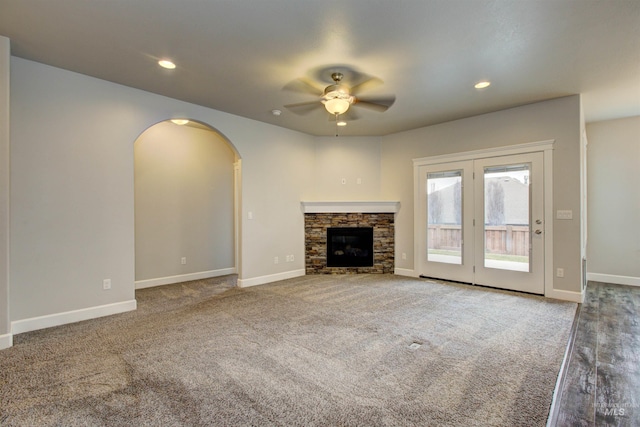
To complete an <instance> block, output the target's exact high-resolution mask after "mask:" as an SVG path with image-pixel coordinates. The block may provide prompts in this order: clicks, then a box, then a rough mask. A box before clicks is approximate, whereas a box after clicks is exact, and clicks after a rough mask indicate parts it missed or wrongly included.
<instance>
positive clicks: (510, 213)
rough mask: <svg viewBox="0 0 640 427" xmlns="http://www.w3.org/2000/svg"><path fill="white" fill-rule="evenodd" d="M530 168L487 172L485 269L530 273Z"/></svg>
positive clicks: (498, 168) (489, 170) (519, 166)
mask: <svg viewBox="0 0 640 427" xmlns="http://www.w3.org/2000/svg"><path fill="white" fill-rule="evenodd" d="M530 169H531V167H530V165H529V164H524V165H508V166H498V167H487V168H484V266H485V267H487V268H499V269H503V270H515V271H529V264H530V256H531V254H530V253H529V252H530V251H529V237H530V235H529V230H530V227H529V222H530V220H529V218H530V214H529V211H530V209H529V200H530V187H531V186H530Z"/></svg>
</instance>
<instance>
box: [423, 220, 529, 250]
mask: <svg viewBox="0 0 640 427" xmlns="http://www.w3.org/2000/svg"><path fill="white" fill-rule="evenodd" d="M484 235H485V244H486V246H485V247H486V250H487V252H489V253H493V254H508V255H522V256H529V235H530V234H529V227H528V226H526V225H487V226H485V233H484ZM461 240H462V230H461V227H460V226H459V225H429V226H428V236H427V242H428V245H429V249H443V250H459V249H460V247H461V244H460V242H461Z"/></svg>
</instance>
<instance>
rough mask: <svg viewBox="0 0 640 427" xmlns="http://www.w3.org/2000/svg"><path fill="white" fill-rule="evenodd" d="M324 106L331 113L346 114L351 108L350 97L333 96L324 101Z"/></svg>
mask: <svg viewBox="0 0 640 427" xmlns="http://www.w3.org/2000/svg"><path fill="white" fill-rule="evenodd" d="M323 104H324V108H326V109H327V111H328V112H329V113H331V114H334V115H335V114H344V113H346V112H347V110H348V109H349V105H351V103H350V102H349V100H348V99H342V98H331V99H327V100H325V101H323Z"/></svg>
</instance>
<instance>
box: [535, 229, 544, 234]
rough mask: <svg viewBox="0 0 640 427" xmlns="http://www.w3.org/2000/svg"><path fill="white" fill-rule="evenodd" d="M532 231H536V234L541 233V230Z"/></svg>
mask: <svg viewBox="0 0 640 427" xmlns="http://www.w3.org/2000/svg"><path fill="white" fill-rule="evenodd" d="M534 233H536V234H542V230H536V231H534Z"/></svg>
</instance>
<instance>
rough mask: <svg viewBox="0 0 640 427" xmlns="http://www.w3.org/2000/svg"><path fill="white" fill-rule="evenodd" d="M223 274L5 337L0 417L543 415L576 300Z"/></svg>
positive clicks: (184, 421) (129, 420)
mask: <svg viewBox="0 0 640 427" xmlns="http://www.w3.org/2000/svg"><path fill="white" fill-rule="evenodd" d="M230 283H231V280H228V278H223V279H214V280H209V281H206V280H205V281H195V282H188V283H184V284H178V285H170V286H164V287H159V288H152V289H145V290H141V291H138V292H137V294H136V297H137V299H138V307H139V308H138V310H137V311H136V312H130V313H125V314H121V315H116V316H111V317H108V318H102V319H95V320H91V321H87V322H81V323H76V324H72V325H66V326H61V327H56V328H51V329H47V330H43V331H35V332H31V333H26V334H21V335H18V336H16V337H15V339H14V344H15V345H14V347H12V348H10V349H6V350H3V351H0V386H1V389H0V425H2V426H31V425H33V426H43V425H51V426H53V425H55V426H76V425H78V426H79V425H82V426H105V425H109V426H125V425H126V426H132V425H136V426H142V425H154V426H217V425H220V426H270V425H274V426H448V425H449V426H474V425H478V426H543V425H544V424H545V421H546V418H547V415H548V412H549V406H550V403H551V399H552V394H553V389H554V386H555V381H556V378H557V374H558V370H559V368H560V364H561V362H562V357H563V353H564V350H565V347H566V343H567V339H568V336H569V331H570V327H571V323H572V320H573V315H574V313H575V309H576V305H575V304H573V303H564V302H559V301H554V300H546V299H544V298H541V297H534V296H528V295H523V294H517V293H509V292H502V291H495V290H489V289H486V288H474V287H471V286H466V285H457V284H444V283H435V282H429V281H426V280H419V279H410V278H402V277H399V276H390V275H349V276H305V277H301V278H297V279H291V280H286V281H282V282H278V283H274V284H270V285H264V286H258V287H254V288H249V289H237V288H232V287H231V284H230ZM414 343H416V344H417V345H420V346H419V347H418V348H412V344H414ZM413 347H415V345H414V346H413Z"/></svg>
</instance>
